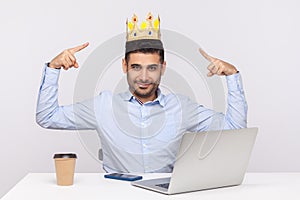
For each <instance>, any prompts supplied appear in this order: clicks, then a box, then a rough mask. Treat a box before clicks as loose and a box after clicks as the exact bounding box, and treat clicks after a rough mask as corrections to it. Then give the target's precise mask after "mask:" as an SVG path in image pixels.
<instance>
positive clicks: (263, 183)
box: [2, 173, 300, 200]
mask: <svg viewBox="0 0 300 200" xmlns="http://www.w3.org/2000/svg"><path fill="white" fill-rule="evenodd" d="M103 175H104V174H101V173H76V174H75V179H74V185H72V186H57V185H56V179H55V174H54V173H29V174H28V175H26V176H25V177H24V178H23V179H22V180H21V181H20V182H19V183H17V184H16V186H15V187H14V188H12V189H11V190H10V191H9V192H8V193H7V194H6V195H5V196H4V197H3V198H2V200H16V199H30V200H35V199H38V200H40V199H43V200H47V199H51V200H52V199H56V200H59V199H63V200H68V199H72V200H76V199H88V200H93V199H97V200H101V199H131V200H135V199H138V200H141V199H142V200H147V199H151V200H153V199H185V200H187V199H197V200H206V199H209V200H214V199H216V200H217V199H220V200H221V199H222V200H224V199H230V200H235V199H236V200H240V199H243V200H246V199H255V200H257V199H272V200H277V199H278V200H279V199H280V200H282V199H300V173H247V174H246V175H245V179H244V181H243V184H242V185H240V186H234V187H227V188H220V189H213V190H204V191H198V192H191V193H184V194H177V195H171V196H168V195H164V194H160V193H156V192H152V191H148V190H145V189H141V188H138V187H134V186H131V185H130V183H129V182H125V181H118V180H110V179H105V178H103ZM166 176H169V174H146V175H144V179H149V178H154V177H166Z"/></svg>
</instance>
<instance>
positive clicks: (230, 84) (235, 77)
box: [226, 72, 243, 91]
mask: <svg viewBox="0 0 300 200" xmlns="http://www.w3.org/2000/svg"><path fill="white" fill-rule="evenodd" d="M226 81H227V88H228V91H243V83H242V76H241V74H240V72H238V73H235V74H232V75H229V76H226Z"/></svg>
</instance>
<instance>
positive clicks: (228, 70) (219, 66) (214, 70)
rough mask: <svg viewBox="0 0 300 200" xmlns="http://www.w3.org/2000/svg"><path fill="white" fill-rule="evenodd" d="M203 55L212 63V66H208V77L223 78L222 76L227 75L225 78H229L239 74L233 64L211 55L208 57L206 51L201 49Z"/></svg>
mask: <svg viewBox="0 0 300 200" xmlns="http://www.w3.org/2000/svg"><path fill="white" fill-rule="evenodd" d="M199 51H200V53H201V55H202V56H203V57H204V58H205V59H206V60H208V61H209V62H210V64H209V65H208V67H207V69H208V70H209V72H208V74H207V76H208V77H211V76H213V75H215V74H217V75H219V76H221V75H225V76H229V75H232V74H235V73H237V72H238V71H237V69H236V68H235V66H233V65H232V64H229V63H227V62H225V61H223V60H220V59H218V58H214V57H212V56H210V55H208V54H207V53H206V52H205V51H203V50H202V49H199Z"/></svg>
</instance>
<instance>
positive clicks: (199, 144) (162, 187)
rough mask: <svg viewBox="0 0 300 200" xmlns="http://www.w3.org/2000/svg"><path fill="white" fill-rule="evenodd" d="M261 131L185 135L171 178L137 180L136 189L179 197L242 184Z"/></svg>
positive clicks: (224, 131) (248, 129) (239, 130)
mask: <svg viewBox="0 0 300 200" xmlns="http://www.w3.org/2000/svg"><path fill="white" fill-rule="evenodd" d="M257 131H258V128H244V129H234V130H222V131H207V132H198V133H191V132H189V133H185V134H184V135H183V137H182V141H181V144H180V148H179V152H178V153H177V156H176V161H175V164H174V168H173V172H172V174H171V177H168V178H157V179H149V180H141V181H135V182H132V183H131V184H132V185H133V186H137V187H141V188H144V189H149V190H152V191H156V192H160V193H163V194H177V193H184V192H192V191H198V190H206V189H213V188H221V187H228V186H236V185H240V184H241V183H242V181H243V179H244V175H245V172H246V169H247V166H248V162H249V158H250V155H251V151H252V148H253V145H254V143H255V138H256V135H257Z"/></svg>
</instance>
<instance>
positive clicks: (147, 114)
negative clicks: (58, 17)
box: [36, 65, 247, 173]
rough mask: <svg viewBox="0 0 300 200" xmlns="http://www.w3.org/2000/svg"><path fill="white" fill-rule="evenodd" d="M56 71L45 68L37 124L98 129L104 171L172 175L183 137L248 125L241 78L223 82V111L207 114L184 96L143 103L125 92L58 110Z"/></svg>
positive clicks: (162, 95) (61, 127) (98, 96)
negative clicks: (226, 92) (190, 133)
mask: <svg viewBox="0 0 300 200" xmlns="http://www.w3.org/2000/svg"><path fill="white" fill-rule="evenodd" d="M59 73H60V70H58V69H52V68H49V67H47V65H46V66H45V68H44V72H43V77H42V83H41V86H40V90H39V96H38V101H37V110H36V121H37V123H38V124H39V125H40V126H42V127H44V128H51V129H67V130H83V129H89V130H96V131H97V133H98V135H99V137H100V140H101V146H102V149H103V168H104V169H105V170H106V171H107V172H125V173H126V172H131V173H134V172H136V173H148V172H172V169H173V165H174V162H175V157H176V153H177V151H178V148H179V145H180V141H181V138H182V135H183V134H184V133H185V132H187V131H190V132H196V131H207V130H221V129H237V128H245V127H246V126H247V103H246V99H245V95H244V90H243V86H242V81H241V76H240V73H236V74H233V75H230V76H227V77H226V81H227V88H228V97H227V98H228V99H227V111H226V114H225V115H224V114H223V113H219V112H215V111H213V110H211V109H207V108H205V107H203V106H202V105H199V104H198V103H196V102H193V101H192V100H190V99H189V98H188V97H186V96H183V95H177V94H168V95H164V94H162V93H161V92H160V90H158V92H157V94H158V95H157V98H156V99H155V100H154V101H151V102H147V103H144V104H141V103H140V102H139V101H138V100H137V99H136V98H135V97H134V96H133V95H132V94H131V93H130V92H129V91H126V92H124V93H119V94H113V93H112V92H110V91H103V92H101V93H100V94H99V95H97V96H95V97H93V98H91V99H89V100H86V101H83V102H78V103H75V104H72V105H67V106H59V104H58V79H59Z"/></svg>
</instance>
